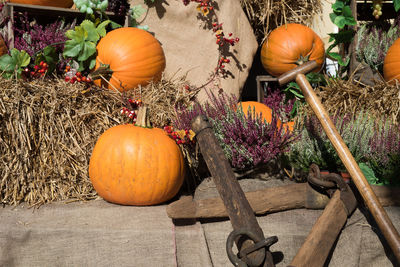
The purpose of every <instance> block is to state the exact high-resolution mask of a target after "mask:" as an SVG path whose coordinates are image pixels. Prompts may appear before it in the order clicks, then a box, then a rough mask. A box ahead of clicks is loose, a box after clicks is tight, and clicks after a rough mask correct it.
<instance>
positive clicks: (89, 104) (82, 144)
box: [0, 78, 189, 205]
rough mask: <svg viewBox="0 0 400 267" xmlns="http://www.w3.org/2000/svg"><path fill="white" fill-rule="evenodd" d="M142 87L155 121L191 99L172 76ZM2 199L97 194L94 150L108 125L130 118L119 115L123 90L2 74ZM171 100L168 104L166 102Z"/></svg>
mask: <svg viewBox="0 0 400 267" xmlns="http://www.w3.org/2000/svg"><path fill="white" fill-rule="evenodd" d="M149 87H150V89H149V90H146V87H143V88H141V89H140V90H141V91H142V93H143V92H146V93H143V95H144V96H145V99H144V102H148V103H149V106H150V108H151V109H153V110H152V112H150V115H151V119H153V121H152V122H153V124H154V125H162V124H163V123H165V122H168V121H170V120H171V117H170V116H172V115H173V113H174V111H173V110H174V109H173V105H174V104H175V103H176V102H177V101H187V100H188V99H189V95H187V97H186V100H185V99H184V97H183V95H182V94H177V93H176V90H174V88H177V87H176V86H174V84H173V82H172V81H165V80H162V81H161V82H160V83H152V84H151V85H150V86H149ZM0 88H1V90H0V161H1V165H0V174H1V183H0V200H1V203H3V204H7V205H8V204H11V205H15V204H18V203H20V202H27V203H28V204H30V205H40V204H43V203H46V202H52V201H60V200H68V201H72V200H89V199H93V198H95V197H96V192H95V191H94V189H93V187H92V185H91V182H90V180H89V177H88V165H89V160H90V155H91V152H92V149H93V147H94V145H95V143H96V141H97V139H98V137H99V136H100V135H101V134H102V133H103V132H104V131H105V130H106V129H108V128H110V127H112V126H115V125H118V124H121V123H127V122H128V121H129V118H128V117H126V116H122V115H121V114H120V111H121V108H122V107H123V106H124V99H126V98H128V97H132V95H134V94H136V93H137V92H131V93H129V94H126V95H123V94H121V93H119V92H115V91H113V90H108V89H100V88H97V87H93V88H89V89H85V87H84V86H83V85H81V84H75V85H72V84H70V83H66V82H65V81H63V80H62V79H55V80H53V81H48V80H45V81H42V80H36V81H32V82H24V81H21V80H19V81H15V80H5V79H2V78H0ZM166 105H168V107H166Z"/></svg>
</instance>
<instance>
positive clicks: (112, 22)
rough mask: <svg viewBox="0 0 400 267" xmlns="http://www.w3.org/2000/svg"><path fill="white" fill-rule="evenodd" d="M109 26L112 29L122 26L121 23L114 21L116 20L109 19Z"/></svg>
mask: <svg viewBox="0 0 400 267" xmlns="http://www.w3.org/2000/svg"><path fill="white" fill-rule="evenodd" d="M111 28H112V29H113V30H114V29H118V28H122V25H121V24H118V23H116V22H114V21H111Z"/></svg>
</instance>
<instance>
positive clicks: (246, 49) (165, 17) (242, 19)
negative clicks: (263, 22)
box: [130, 0, 258, 102]
mask: <svg viewBox="0 0 400 267" xmlns="http://www.w3.org/2000/svg"><path fill="white" fill-rule="evenodd" d="M215 2H216V3H217V8H215V12H216V14H217V16H218V19H219V22H220V23H223V31H224V34H225V36H226V37H228V34H229V33H232V37H234V38H236V37H237V38H239V42H238V43H236V44H235V45H234V46H233V47H231V48H230V49H229V50H228V51H226V52H224V53H223V54H224V56H226V57H227V58H229V59H230V61H231V62H230V63H229V64H226V66H225V69H226V71H227V77H225V78H217V79H215V80H214V81H213V82H211V83H209V84H208V85H207V86H205V87H204V88H203V89H202V90H201V91H200V93H199V95H198V99H199V100H200V102H203V101H204V100H205V99H207V95H206V88H210V87H213V88H215V87H216V88H222V89H223V90H224V91H225V92H226V93H228V94H234V95H235V96H236V97H239V96H240V94H241V91H242V87H243V85H244V83H245V81H246V79H247V77H248V74H249V71H250V67H251V65H252V62H253V58H254V55H255V53H256V51H257V48H258V43H257V40H256V37H255V35H254V33H253V29H252V28H251V25H250V23H249V21H248V19H247V17H246V15H245V14H244V12H243V9H242V7H241V5H240V2H239V0H222V1H215ZM130 3H131V6H135V5H139V4H140V5H142V6H143V7H146V5H144V4H143V0H132V1H131V2H130ZM197 5H198V3H195V2H191V3H189V5H187V6H185V5H184V4H183V1H182V0H163V1H155V4H154V5H153V6H152V5H150V7H149V9H148V12H147V13H146V15H145V16H143V18H141V19H140V21H141V25H146V26H148V27H149V31H150V32H152V33H154V36H155V37H156V38H157V39H158V40H159V41H160V42H161V44H162V47H163V49H164V53H165V57H166V69H165V74H166V77H174V76H176V75H179V76H181V75H185V74H187V80H188V81H190V82H191V84H193V85H196V86H202V85H204V84H205V83H206V82H207V81H209V78H210V76H211V74H212V73H213V72H214V69H215V67H216V66H217V63H218V45H217V44H216V37H215V33H214V32H213V31H212V29H211V27H212V25H211V20H210V18H211V17H210V16H211V13H210V15H209V16H206V17H204V16H202V15H201V13H200V12H199V11H198V10H197V9H196V7H197Z"/></svg>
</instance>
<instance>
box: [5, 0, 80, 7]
mask: <svg viewBox="0 0 400 267" xmlns="http://www.w3.org/2000/svg"><path fill="white" fill-rule="evenodd" d="M10 2H11V3H17V4H25V5H37V6H53V7H64V8H70V7H72V6H73V4H74V1H73V0H10Z"/></svg>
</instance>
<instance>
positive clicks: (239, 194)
mask: <svg viewBox="0 0 400 267" xmlns="http://www.w3.org/2000/svg"><path fill="white" fill-rule="evenodd" d="M192 129H193V131H194V132H195V133H196V141H197V143H198V144H199V146H200V150H201V154H202V155H203V158H204V160H205V162H206V163H207V167H208V169H209V171H210V173H211V175H212V178H213V181H214V183H215V186H216V187H217V190H218V193H219V195H220V196H221V199H222V201H223V203H224V206H225V208H226V211H227V213H228V215H229V219H230V221H231V224H232V226H233V229H234V230H240V229H251V230H252V231H253V232H254V234H255V235H256V236H257V237H258V239H259V240H255V241H256V242H260V241H262V240H264V239H265V237H264V233H263V231H262V229H261V228H260V226H259V225H258V222H257V219H256V216H255V215H254V211H253V210H252V208H251V206H250V204H249V202H248V201H247V199H246V196H245V194H244V192H243V190H242V188H241V187H240V185H239V182H238V181H237V179H236V177H235V174H234V172H233V170H232V168H231V166H230V164H229V162H228V160H227V159H226V157H225V154H224V152H223V150H222V149H221V147H220V146H219V143H218V140H217V139H216V137H215V135H214V132H213V130H212V129H211V126H210V123H209V122H208V121H207V120H206V119H205V118H204V117H202V116H197V117H196V118H195V119H194V120H193V122H192ZM252 244H254V243H253V242H252V241H251V240H245V241H244V242H243V243H242V244H241V242H238V243H237V245H238V249H239V251H241V250H242V249H244V248H246V247H249V246H251V245H252ZM248 258H249V259H250V260H251V262H252V264H251V265H254V266H260V265H261V264H262V263H263V262H264V260H265V259H266V262H268V266H274V265H273V261H272V255H271V253H270V252H269V251H268V250H267V251H266V250H265V249H260V250H256V251H254V252H253V253H251V254H249V257H248Z"/></svg>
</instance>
